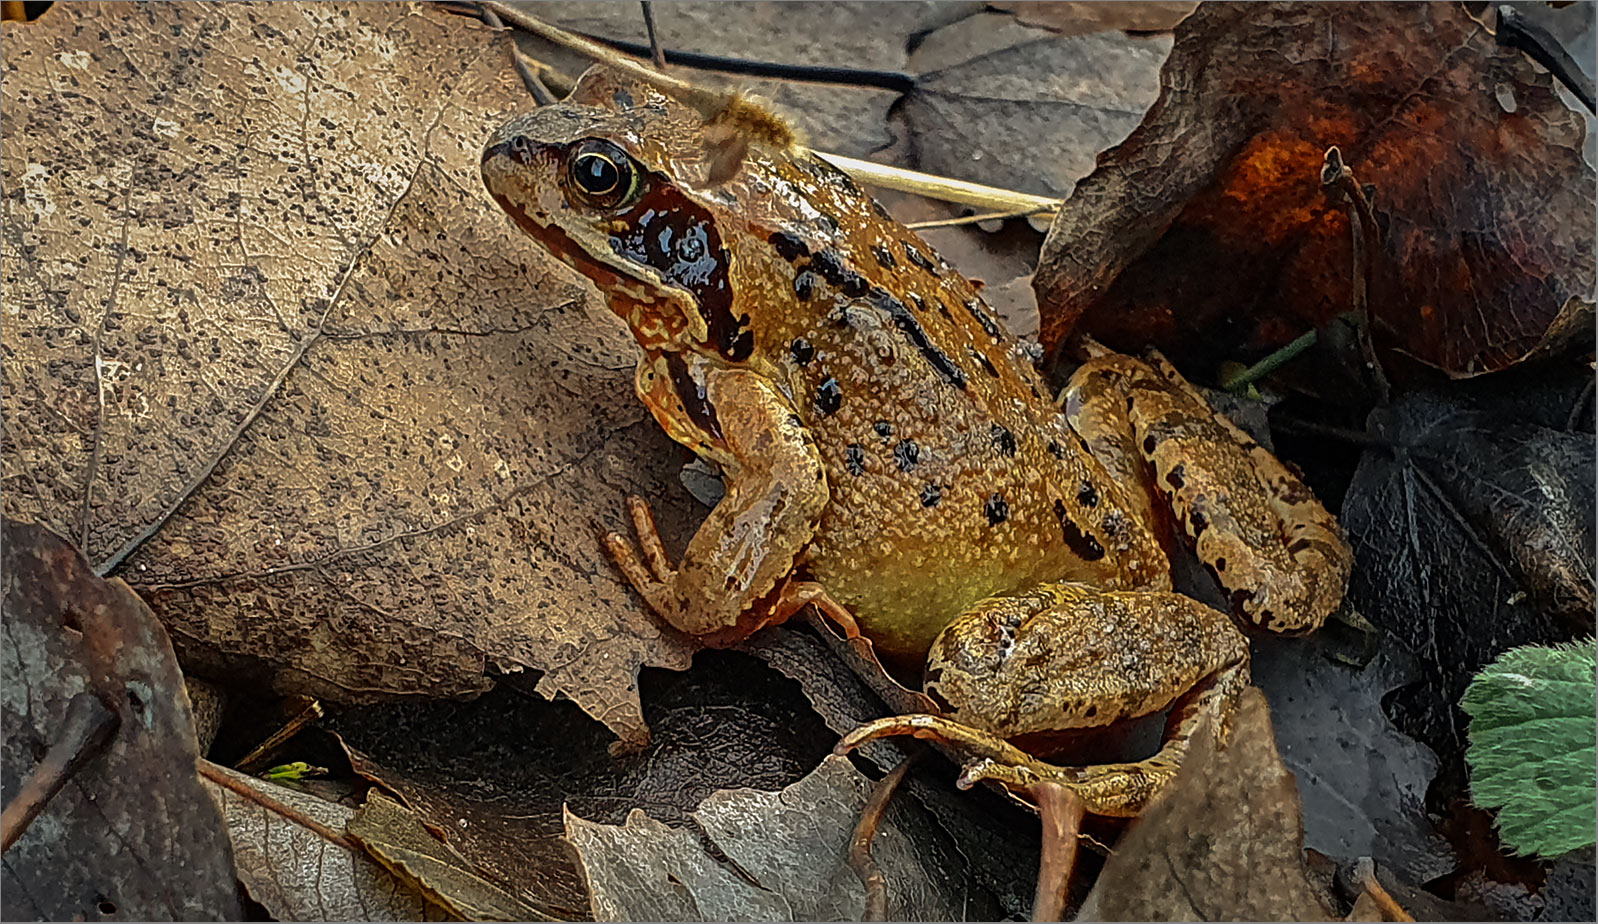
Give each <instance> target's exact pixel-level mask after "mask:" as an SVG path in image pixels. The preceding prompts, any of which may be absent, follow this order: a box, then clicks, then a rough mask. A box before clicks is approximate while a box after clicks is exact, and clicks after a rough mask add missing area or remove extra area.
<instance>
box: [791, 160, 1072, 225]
mask: <svg viewBox="0 0 1598 924" xmlns="http://www.w3.org/2000/svg"><path fill="white" fill-rule="evenodd" d="M814 153H815V154H817V155H818V156H820V157H822V158H824V159H825V160H827V161H828V162H829V163H831V164H832V165H833V166H834V167H837V168H838V169H839V170H842V171H843V172H844V173H847V174H849V176H851V177H853V178H854V179H855V180H857V181H859V182H861V183H864V184H866V185H868V186H879V187H882V188H884V189H897V190H899V191H900V192H911V193H915V194H916V195H919V196H926V197H927V198H929V199H942V200H944V201H945V202H955V203H959V204H960V205H969V206H971V207H973V208H982V209H992V210H994V211H1000V210H1008V211H1017V210H1021V209H1026V210H1028V211H1033V210H1035V211H1045V210H1048V209H1057V208H1059V207H1060V200H1059V199H1051V198H1049V197H1048V196H1035V195H1032V194H1031V193H1023V192H1016V191H1015V190H1011V189H1000V188H998V187H996V186H984V185H982V184H981V183H968V182H966V181H964V180H951V179H949V178H948V177H943V176H934V175H932V174H930V173H920V172H918V171H915V170H904V169H901V168H899V167H889V166H887V165H885V164H877V163H872V162H871V161H869V160H857V159H855V158H853V157H844V156H843V155H841V154H826V153H823V152H821V151H816V152H814Z"/></svg>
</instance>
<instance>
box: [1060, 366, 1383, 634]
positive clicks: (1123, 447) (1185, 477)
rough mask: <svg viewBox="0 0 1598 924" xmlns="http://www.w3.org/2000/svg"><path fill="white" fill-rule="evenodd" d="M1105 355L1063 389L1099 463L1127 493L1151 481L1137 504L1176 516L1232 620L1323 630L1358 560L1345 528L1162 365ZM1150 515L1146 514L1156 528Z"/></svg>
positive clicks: (1278, 628)
mask: <svg viewBox="0 0 1598 924" xmlns="http://www.w3.org/2000/svg"><path fill="white" fill-rule="evenodd" d="M1097 351H1098V353H1099V355H1096V356H1094V357H1093V358H1092V359H1090V360H1089V361H1088V362H1086V363H1084V364H1083V365H1082V367H1081V368H1079V369H1078V370H1077V371H1076V372H1075V374H1073V375H1072V376H1071V381H1070V383H1069V384H1067V386H1066V390H1065V409H1066V417H1067V418H1068V419H1069V420H1070V421H1071V423H1072V426H1073V429H1075V430H1076V431H1077V432H1078V433H1082V434H1083V435H1084V436H1085V438H1086V439H1087V441H1088V445H1089V449H1090V450H1091V451H1092V453H1093V455H1094V457H1095V458H1097V459H1099V461H1100V462H1102V463H1103V464H1104V465H1105V467H1106V468H1108V469H1109V470H1110V471H1111V473H1112V475H1115V476H1116V477H1117V479H1118V480H1120V481H1121V483H1122V484H1148V483H1151V482H1152V485H1153V488H1154V492H1153V493H1152V494H1145V495H1144V496H1143V497H1140V498H1138V501H1139V503H1140V504H1148V505H1155V504H1157V505H1158V506H1159V507H1161V508H1162V509H1165V510H1169V512H1170V513H1171V514H1172V515H1173V516H1174V517H1175V519H1176V520H1177V522H1178V523H1180V524H1181V526H1182V528H1183V531H1184V532H1185V534H1186V537H1187V539H1188V541H1189V542H1190V543H1191V544H1192V546H1193V550H1194V552H1195V553H1196V554H1197V555H1198V557H1199V560H1200V561H1202V562H1203V563H1204V564H1205V566H1206V567H1207V568H1209V570H1210V573H1211V574H1213V575H1214V576H1215V579H1216V581H1217V582H1219V583H1220V585H1221V587H1222V588H1224V589H1225V591H1226V593H1227V596H1228V598H1229V600H1230V601H1231V606H1232V611H1233V613H1234V614H1235V615H1237V616H1238V617H1239V618H1241V619H1245V620H1247V621H1248V622H1250V623H1252V624H1254V625H1257V626H1260V627H1262V628H1266V629H1270V630H1271V631H1273V632H1284V633H1298V632H1306V631H1310V630H1312V629H1316V628H1319V627H1320V625H1321V623H1323V622H1325V621H1326V618H1327V617H1328V616H1330V615H1331V614H1332V613H1333V612H1335V611H1336V609H1337V607H1338V605H1339V604H1340V603H1341V602H1342V599H1343V592H1344V590H1345V589H1346V587H1347V585H1348V575H1349V570H1350V567H1351V565H1352V562H1353V555H1352V553H1351V551H1350V550H1349V547H1348V543H1347V542H1346V541H1345V540H1344V539H1343V535H1342V532H1341V531H1340V530H1339V529H1338V527H1337V521H1336V520H1335V519H1333V517H1332V515H1331V514H1330V513H1329V512H1327V510H1326V508H1325V507H1323V506H1321V504H1320V502H1319V501H1317V500H1316V499H1315V496H1314V494H1313V493H1311V491H1310V489H1309V487H1308V486H1306V485H1305V484H1304V482H1303V481H1301V480H1300V479H1299V478H1298V476H1297V475H1295V474H1293V473H1292V472H1291V471H1289V470H1288V468H1287V467H1286V466H1285V465H1283V464H1282V463H1281V461H1280V460H1278V459H1277V458H1276V457H1275V456H1274V455H1272V454H1271V453H1270V451H1268V450H1267V449H1265V448H1264V447H1263V446H1261V445H1259V444H1258V443H1256V442H1255V441H1254V440H1253V438H1251V437H1250V436H1249V435H1248V434H1247V433H1244V432H1243V431H1242V430H1241V429H1240V428H1239V427H1238V426H1237V425H1236V424H1234V423H1232V422H1231V421H1230V420H1228V419H1227V418H1226V417H1225V416H1224V415H1222V414H1219V413H1217V412H1216V411H1215V410H1214V409H1213V408H1211V407H1210V406H1209V403H1208V402H1207V401H1205V400H1204V396H1203V395H1202V394H1200V393H1199V391H1198V390H1197V389H1195V388H1194V387H1193V386H1192V385H1190V384H1188V382H1187V380H1186V379H1184V378H1182V376H1181V374H1180V373H1178V372H1177V371H1176V369H1175V367H1173V366H1172V365H1171V364H1170V363H1169V362H1168V361H1166V359H1165V357H1163V356H1160V355H1159V354H1158V353H1153V354H1150V357H1149V360H1148V361H1147V362H1144V361H1142V360H1138V359H1134V358H1132V357H1130V356H1122V355H1120V354H1116V353H1110V352H1107V351H1103V348H1102V347H1099V348H1097ZM1145 473H1146V474H1145ZM1137 475H1144V477H1136V476H1137ZM1150 511H1151V508H1150V507H1147V506H1144V507H1142V508H1141V510H1140V512H1143V514H1144V516H1145V519H1146V520H1147V521H1150V522H1152V518H1153V513H1152V512H1150Z"/></svg>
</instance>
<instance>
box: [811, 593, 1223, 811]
mask: <svg viewBox="0 0 1598 924" xmlns="http://www.w3.org/2000/svg"><path fill="white" fill-rule="evenodd" d="M1248 681H1249V675H1248V643H1247V642H1246V640H1245V639H1244V638H1243V636H1242V633H1240V632H1239V631H1238V630H1237V628H1236V627H1235V626H1234V625H1233V624H1232V622H1231V619H1230V617H1228V616H1227V615H1226V614H1225V613H1222V612H1219V611H1218V610H1215V609H1212V608H1210V607H1208V606H1205V605H1204V604H1202V603H1199V602H1198V601H1196V600H1193V599H1192V598H1190V597H1185V596H1182V595H1180V594H1175V593H1170V592H1168V591H1109V592H1100V591H1097V590H1094V589H1093V588H1090V587H1087V586H1084V585H1080V584H1049V585H1044V586H1042V587H1039V588H1037V589H1035V590H1034V591H1032V592H1029V593H1027V594H1023V595H1019V596H1014V597H992V598H989V599H987V600H984V601H982V602H981V603H979V604H977V605H976V606H975V607H973V608H972V609H971V610H970V611H968V612H967V613H966V614H964V615H963V616H961V617H960V618H959V619H957V620H956V621H955V622H954V623H952V624H951V625H950V626H949V627H948V628H947V629H945V630H944V632H943V634H942V635H940V636H939V637H938V640H937V641H936V642H935V643H934V644H933V649H932V653H931V655H930V657H929V659H928V672H927V683H926V689H927V693H928V694H930V695H931V696H932V697H933V698H934V699H938V700H941V701H942V702H943V703H944V704H946V707H947V708H946V711H945V714H944V715H942V716H928V715H917V716H898V717H893V718H888V719H882V720H879V721H877V722H873V723H871V724H869V725H866V726H864V727H862V728H860V729H857V730H856V731H854V732H853V733H851V734H850V735H849V736H848V737H846V738H845V739H844V740H843V741H842V742H841V743H840V744H839V747H840V749H848V748H852V747H856V746H858V745H859V744H861V743H863V742H865V741H868V740H871V739H872V738H877V737H883V736H887V735H902V734H910V735H915V736H917V737H922V738H930V739H933V740H937V741H941V742H942V743H944V744H945V745H947V746H949V747H950V748H951V749H952V750H954V751H956V752H958V753H960V754H961V755H962V756H963V757H965V758H967V764H966V767H965V770H964V772H963V773H962V776H961V780H962V782H963V783H966V784H969V783H971V782H974V781H975V780H979V779H993V780H997V781H999V782H1001V783H1003V784H1004V785H1006V786H1008V787H1010V788H1011V789H1013V790H1016V791H1017V792H1025V791H1026V790H1028V789H1029V788H1030V787H1031V786H1032V785H1033V784H1034V783H1036V782H1038V781H1040V780H1050V781H1053V782H1056V783H1059V784H1061V785H1063V786H1066V787H1067V788H1069V789H1071V790H1072V791H1073V792H1075V793H1076V795H1077V796H1078V797H1079V798H1081V799H1082V801H1083V803H1084V804H1085V805H1086V807H1087V809H1088V811H1091V812H1095V813H1097V814H1101V815H1120V816H1128V815H1136V814H1137V813H1138V812H1140V811H1141V810H1142V808H1143V806H1144V805H1146V804H1147V803H1148V801H1149V799H1150V798H1152V797H1153V795H1154V794H1155V793H1157V792H1158V791H1159V790H1160V789H1161V788H1162V787H1163V786H1164V785H1165V784H1166V783H1168V782H1169V781H1170V780H1171V778H1172V777H1174V776H1175V775H1176V771H1177V768H1178V766H1179V765H1180V764H1181V762H1182V758H1183V756H1184V755H1185V754H1186V753H1187V749H1188V746H1189V744H1190V743H1191V741H1192V739H1193V736H1194V735H1195V734H1197V733H1198V732H1199V729H1200V728H1201V727H1203V726H1204V723H1205V721H1206V719H1207V720H1208V721H1209V722H1210V726H1209V727H1210V729H1211V733H1213V734H1214V735H1215V736H1216V737H1217V739H1218V740H1224V737H1225V735H1226V734H1227V730H1228V726H1227V720H1228V717H1229V716H1230V714H1231V712H1232V709H1233V707H1234V706H1235V705H1236V703H1237V699H1238V697H1239V696H1240V695H1242V692H1243V690H1244V689H1245V688H1246V687H1247V686H1248ZM1167 707H1169V708H1170V713H1169V718H1168V720H1167V722H1166V729H1165V738H1164V742H1163V744H1162V746H1161V748H1160V750H1159V752H1158V753H1156V754H1155V755H1154V756H1152V757H1150V758H1148V759H1146V760H1141V761H1136V762H1132V763H1119V764H1103V765H1097V766H1089V767H1060V766H1056V765H1054V764H1050V763H1047V762H1045V761H1042V760H1039V759H1038V758H1036V757H1034V756H1032V755H1031V754H1028V753H1027V752H1026V751H1024V750H1022V749H1020V748H1018V747H1015V746H1014V745H1012V744H1010V743H1008V741H1007V739H1010V738H1014V737H1016V736H1018V735H1027V734H1032V733H1039V732H1051V731H1065V730H1070V729H1080V728H1093V727H1099V726H1104V725H1108V724H1110V723H1112V722H1115V721H1117V720H1120V719H1126V718H1134V717H1137V716H1144V715H1150V714H1154V713H1158V712H1159V711H1161V710H1162V709H1165V708H1167Z"/></svg>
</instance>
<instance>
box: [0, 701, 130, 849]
mask: <svg viewBox="0 0 1598 924" xmlns="http://www.w3.org/2000/svg"><path fill="white" fill-rule="evenodd" d="M121 725H122V719H121V717H120V716H118V715H117V714H116V713H115V712H113V711H112V710H111V709H108V708H107V707H106V705H105V703H103V702H101V701H100V698H99V697H98V696H95V695H94V694H93V693H89V692H83V693H79V694H78V695H76V696H74V697H72V700H71V701H70V702H68V703H67V714H66V716H65V717H63V718H62V720H61V728H60V730H59V731H58V732H57V733H56V739H55V741H54V742H52V743H51V744H50V749H49V750H48V751H46V752H45V754H44V759H43V760H41V761H39V765H38V766H36V767H34V768H33V772H32V773H30V774H28V778H27V779H26V780H23V781H22V787H21V788H20V789H18V790H17V794H16V796H15V797H13V798H12V800H11V802H10V803H9V804H7V805H6V807H5V811H3V812H0V853H4V852H5V851H7V850H10V849H11V845H12V844H15V843H16V842H17V838H19V837H21V836H22V834H23V832H25V831H27V830H28V826H29V825H31V824H33V820H34V819H35V818H38V817H39V813H40V812H42V811H44V807H45V806H46V805H49V804H50V800H51V799H53V798H55V794H56V793H58V792H60V791H61V787H63V786H65V785H66V784H67V780H70V779H72V777H73V775H74V774H76V773H77V772H78V771H79V770H81V769H83V767H84V765H85V764H87V763H89V761H91V760H93V759H94V758H95V757H97V756H99V754H100V753H101V752H102V751H104V750H105V748H106V745H108V744H110V743H111V738H112V737H113V736H114V735H115V734H116V730H117V729H118V728H119V727H120V726H121Z"/></svg>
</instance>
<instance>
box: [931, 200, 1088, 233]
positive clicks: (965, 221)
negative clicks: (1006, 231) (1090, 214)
mask: <svg viewBox="0 0 1598 924" xmlns="http://www.w3.org/2000/svg"><path fill="white" fill-rule="evenodd" d="M1056 204H1058V203H1056ZM1048 211H1051V209H1050V208H1045V207H1044V206H1034V207H1031V208H1024V209H1013V210H1011V211H1008V212H986V213H983V214H979V215H964V216H961V217H959V218H940V219H938V220H936V221H912V222H907V223H906V224H905V227H906V228H909V229H910V230H912V231H923V230H925V229H927V228H954V227H958V226H960V225H974V224H979V223H981V222H984V221H1008V220H1010V219H1011V218H1029V217H1031V216H1033V215H1040V214H1042V213H1044V212H1048Z"/></svg>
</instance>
